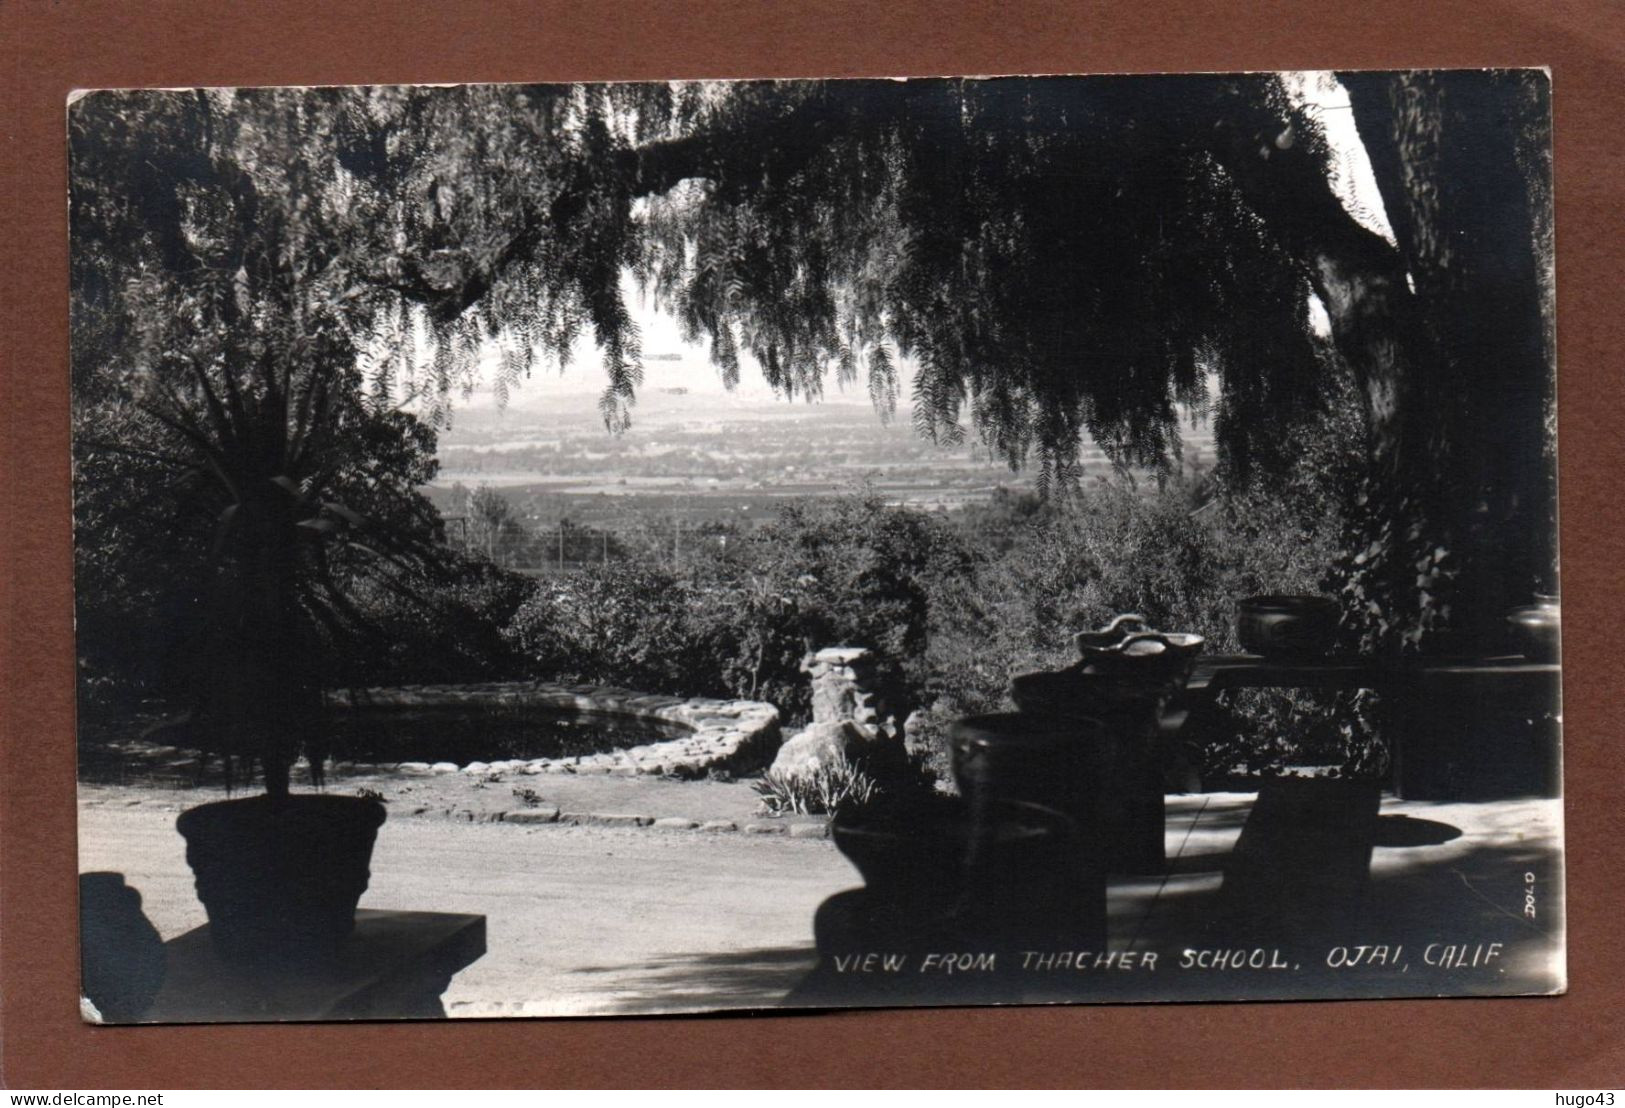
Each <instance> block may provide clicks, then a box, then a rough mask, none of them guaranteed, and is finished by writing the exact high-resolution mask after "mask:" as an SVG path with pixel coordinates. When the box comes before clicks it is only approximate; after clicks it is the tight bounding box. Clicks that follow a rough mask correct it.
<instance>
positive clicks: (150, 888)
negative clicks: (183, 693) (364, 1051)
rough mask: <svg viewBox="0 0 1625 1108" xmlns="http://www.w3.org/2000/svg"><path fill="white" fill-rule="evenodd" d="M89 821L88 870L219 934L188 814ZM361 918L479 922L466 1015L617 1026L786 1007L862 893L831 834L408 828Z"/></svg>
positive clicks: (396, 831) (386, 838)
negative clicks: (823, 929) (180, 819)
mask: <svg viewBox="0 0 1625 1108" xmlns="http://www.w3.org/2000/svg"><path fill="white" fill-rule="evenodd" d="M110 792H111V790H109V791H108V793H103V794H102V795H100V796H99V797H98V800H99V801H100V803H96V804H82V805H81V809H80V845H79V862H80V866H79V868H80V871H81V872H86V871H90V870H116V871H118V872H121V873H123V874H124V875H125V877H126V879H127V880H128V882H129V884H130V885H132V886H134V887H135V888H137V889H139V890H140V891H141V893H142V896H143V899H144V903H143V909H144V911H145V912H146V914H147V916H148V918H149V919H151V920H152V922H153V923H154V925H155V926H156V927H157V928H158V930H159V932H160V933H161V934H162V935H163V937H164V938H165V939H170V938H173V937H174V936H176V935H178V934H180V933H182V932H184V931H186V930H188V929H190V928H192V927H195V926H198V925H199V924H202V923H204V922H205V917H204V914H203V908H202V905H201V904H199V903H198V901H197V899H196V897H195V895H194V894H193V890H192V877H191V872H190V870H188V868H187V866H186V860H185V852H184V846H183V843H182V841H181V838H180V836H179V835H178V834H177V833H176V832H175V829H174V821H175V816H176V814H177V813H178V812H179V810H180V809H181V808H182V807H186V806H189V805H190V804H193V803H197V802H198V800H199V799H201V798H198V797H195V796H194V797H189V798H188V797H183V796H182V797H177V796H176V795H174V794H164V793H154V792H151V791H146V790H140V791H137V790H129V791H128V792H127V794H126V798H127V799H137V800H140V801H141V803H139V804H134V805H132V804H129V803H127V802H126V803H119V802H117V800H115V799H113V798H112V796H111V795H109V794H110ZM372 869H373V877H372V883H371V885H370V887H369V889H368V891H367V894H366V896H364V897H363V898H362V902H361V906H362V907H365V908H384V909H417V910H430V911H441V912H479V913H484V914H485V915H486V916H487V917H488V919H487V929H488V930H487V942H488V952H487V954H486V955H485V957H484V958H481V959H480V960H479V961H478V962H475V963H474V964H473V965H472V966H470V967H469V968H468V969H466V970H464V971H463V972H462V973H460V974H458V975H457V977H456V978H455V979H454V980H453V981H452V984H451V988H450V989H449V990H448V991H447V993H446V994H445V998H444V999H445V1003H446V1008H447V1011H448V1013H449V1014H451V1015H453V1016H494V1015H612V1014H613V1015H620V1014H634V1013H642V1012H653V1011H663V1012H671V1011H683V1010H698V1009H704V1008H716V1007H756V1006H765V1005H772V1004H774V1003H776V1002H777V1001H778V1000H779V999H780V998H781V997H782V996H783V995H784V994H785V993H786V992H787V991H788V990H789V989H790V988H791V987H792V986H793V985H794V984H795V983H796V982H797V981H798V980H799V979H800V978H801V977H802V975H804V974H805V973H806V972H807V970H808V969H810V968H811V967H812V965H813V951H812V917H813V911H814V909H815V908H816V907H817V906H818V904H819V902H820V901H822V900H823V899H824V898H825V897H827V896H829V895H831V894H832V893H835V892H838V891H840V890H841V889H845V888H850V887H852V886H854V885H856V884H858V883H859V882H858V880H857V875H856V873H855V872H854V871H853V870H852V869H851V867H850V866H849V865H848V864H847V863H846V862H845V860H844V859H842V858H841V856H840V855H839V854H838V853H836V851H835V849H834V847H833V846H832V845H831V844H830V843H829V842H828V841H825V840H801V839H793V838H790V837H789V836H787V835H771V836H768V835H746V834H732V835H727V834H718V835H710V834H704V833H701V832H698V831H692V832H681V833H680V832H662V831H660V830H657V829H648V828H627V829H623V828H616V827H603V826H563V825H558V824H551V825H543V826H509V825H505V824H501V823H477V822H476V823H467V822H458V821H455V820H440V819H421V818H420V819H411V818H406V819H394V818H392V819H391V820H390V821H389V822H388V823H386V824H385V825H384V827H383V829H382V830H381V831H380V833H379V838H378V846H377V849H376V851H375V853H374V856H373V867H372Z"/></svg>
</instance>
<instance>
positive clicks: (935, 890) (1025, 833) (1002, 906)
mask: <svg viewBox="0 0 1625 1108" xmlns="http://www.w3.org/2000/svg"><path fill="white" fill-rule="evenodd" d="M830 830H831V835H832V837H833V838H834V840H835V845H836V847H837V848H838V849H839V850H840V851H841V853H842V854H843V855H845V856H846V858H847V860H848V861H850V862H851V863H852V864H853V866H854V867H856V869H857V870H858V872H859V873H860V874H861V875H862V876H863V879H864V885H865V898H864V901H865V906H864V911H863V913H862V919H863V920H864V921H866V922H864V923H862V924H849V925H847V926H845V927H844V928H843V930H845V931H848V932H850V931H851V930H852V929H853V928H856V929H857V930H859V931H860V932H865V931H866V932H869V933H867V934H861V935H854V934H851V933H847V934H843V935H840V936H833V937H832V936H825V938H827V939H830V941H831V942H834V943H836V945H841V943H842V941H843V940H844V941H845V942H851V941H854V940H856V939H859V938H862V939H864V940H865V941H872V942H873V941H882V940H890V941H894V942H898V943H901V944H903V945H905V946H914V945H917V944H918V943H920V942H925V941H938V940H946V939H948V938H950V937H952V938H958V939H960V940H962V941H964V942H967V943H974V944H980V945H981V946H982V947H983V948H984V949H991V948H992V947H993V946H996V945H999V944H1001V943H1010V942H1018V941H1030V942H1036V941H1039V940H1040V939H1046V940H1050V941H1053V940H1057V939H1060V938H1065V939H1066V940H1067V941H1083V940H1085V939H1099V938H1103V936H1104V926H1105V905H1106V884H1105V876H1104V871H1103V870H1102V869H1101V868H1100V866H1099V865H1098V864H1097V863H1092V859H1091V857H1090V854H1089V852H1087V851H1085V850H1082V849H1080V846H1079V843H1078V840H1077V835H1076V831H1075V828H1074V825H1073V823H1072V821H1071V820H1070V819H1069V818H1067V817H1066V816H1065V815H1063V814H1062V813H1060V812H1057V811H1055V810H1054V809H1051V808H1045V807H1043V806H1041V805H1036V804H1025V803H1020V802H1011V801H995V802H992V803H989V804H987V805H985V806H982V805H977V804H974V803H970V802H964V801H953V800H949V799H948V798H944V799H943V801H942V803H940V804H935V805H931V806H929V807H926V808H923V809H922V808H915V807H909V808H904V809H902V810H892V811H886V810H878V811H868V812H857V813H850V814H844V815H840V816H837V817H836V819H835V820H834V822H833V823H832V824H831V829H830ZM877 931H878V932H881V933H875V932H877ZM822 945H824V944H823V943H821V946H822Z"/></svg>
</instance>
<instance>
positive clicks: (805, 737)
mask: <svg viewBox="0 0 1625 1108" xmlns="http://www.w3.org/2000/svg"><path fill="white" fill-rule="evenodd" d="M871 741H872V736H870V735H869V733H868V732H866V731H865V730H864V729H863V728H861V727H859V726H858V725H857V724H855V723H853V722H852V721H851V720H843V721H840V722H833V723H814V724H812V725H810V726H809V727H807V729H806V730H804V731H800V732H798V733H796V734H794V735H792V736H790V737H789V738H788V739H786V740H784V745H783V746H781V747H779V753H778V756H777V757H776V758H774V759H773V768H772V770H771V772H773V773H777V774H780V775H781V776H785V777H799V776H802V775H804V774H809V773H812V772H813V771H815V770H817V769H819V768H821V767H824V766H830V765H834V764H835V763H837V762H839V761H841V760H842V759H846V760H849V761H850V760H851V757H852V755H854V754H856V753H857V752H859V751H860V750H862V749H863V747H865V746H866V745H868V743H870V742H871Z"/></svg>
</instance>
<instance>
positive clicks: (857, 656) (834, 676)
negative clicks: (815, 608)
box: [801, 646, 880, 737]
mask: <svg viewBox="0 0 1625 1108" xmlns="http://www.w3.org/2000/svg"><path fill="white" fill-rule="evenodd" d="M801 672H803V673H805V674H808V675H809V676H810V677H811V678H812V721H813V722H814V723H846V722H848V721H850V722H852V723H855V724H857V725H858V726H859V727H861V728H863V729H864V731H865V732H867V733H868V734H869V735H870V736H871V737H872V736H873V735H874V733H875V732H876V731H877V730H878V729H879V726H880V713H879V711H878V709H877V706H876V703H875V689H874V679H875V659H874V656H873V654H872V653H871V652H870V651H869V650H867V649H865V648H864V647H861V646H830V647H825V648H824V649H823V650H819V651H816V652H814V653H812V654H809V655H807V656H806V657H805V658H803V659H802V660H801Z"/></svg>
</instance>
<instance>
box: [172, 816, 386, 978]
mask: <svg viewBox="0 0 1625 1108" xmlns="http://www.w3.org/2000/svg"><path fill="white" fill-rule="evenodd" d="M384 816H385V813H384V806H383V805H382V804H380V803H378V802H377V801H376V800H370V799H366V798H363V797H348V796H320V795H315V796H292V797H284V798H280V799H273V798H271V797H268V796H257V797H252V798H249V799H246V800H224V801H218V802H216V803H213V804H204V805H202V806H200V807H197V808H191V809H188V810H187V811H185V812H182V813H181V815H180V818H179V819H178V820H177V821H176V823H175V827H176V829H177V830H178V831H179V832H180V833H181V835H182V836H184V837H185V839H186V861H187V863H188V864H189V865H190V866H191V867H192V872H193V875H194V876H195V877H196V879H197V894H198V899H199V900H201V901H202V902H203V907H204V908H205V909H206V910H207V911H208V913H209V933H210V937H211V938H212V939H213V942H214V947H215V950H216V952H217V953H218V954H219V955H220V956H221V957H222V958H224V959H226V960H228V961H233V962H248V963H264V964H267V965H288V964H297V963H306V962H321V961H325V960H328V959H331V958H332V957H333V956H335V955H336V954H337V953H338V951H339V949H340V948H341V946H342V945H343V942H344V940H345V939H346V938H348V937H349V935H350V933H351V932H352V931H353V930H354V929H355V909H356V904H357V902H359V901H360V899H361V894H362V893H363V892H365V891H366V888H367V881H368V879H369V877H370V876H371V874H370V871H369V869H368V866H369V865H370V864H371V861H372V848H373V843H374V841H375V839H376V838H377V834H378V828H379V826H380V825H381V824H382V823H383V822H384Z"/></svg>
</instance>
